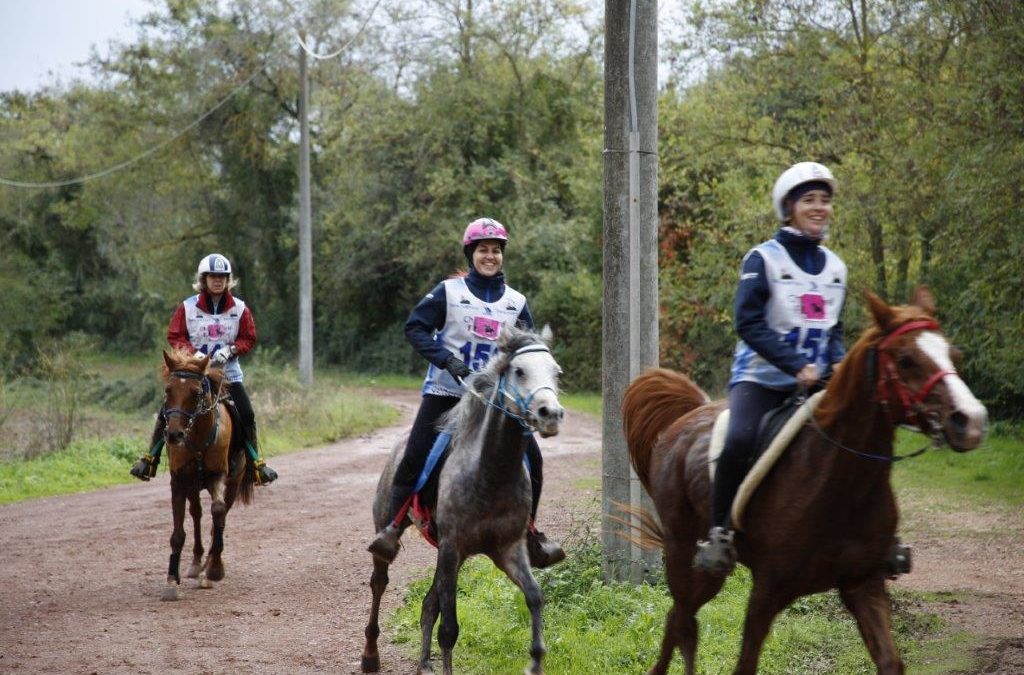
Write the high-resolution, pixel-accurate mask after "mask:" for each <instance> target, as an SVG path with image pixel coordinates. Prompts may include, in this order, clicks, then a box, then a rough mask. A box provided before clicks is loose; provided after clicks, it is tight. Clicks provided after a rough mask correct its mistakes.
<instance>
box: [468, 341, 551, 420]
mask: <svg viewBox="0 0 1024 675" xmlns="http://www.w3.org/2000/svg"><path fill="white" fill-rule="evenodd" d="M533 352H547V353H548V354H550V353H551V350H550V349H549V348H548V347H547V346H546V345H542V344H532V345H527V346H525V347H520V348H519V349H517V350H516V351H514V352H512V354H510V355H509V357H508V363H509V364H511V363H512V359H514V358H515V357H517V356H520V355H522V354H530V353H533ZM507 365H508V364H506V370H507ZM459 384H461V385H462V386H463V387H464V388H465V389H466V391H467V392H469V393H470V394H472V395H473V396H476V397H477V398H478V399H480V400H481V401H483V402H484V403H485V404H486V405H487V406H489V407H491V408H494V409H495V410H500V411H501V412H502V413H504V414H505V416H506V417H510V418H512V419H513V420H515V421H516V422H518V423H519V426H520V427H522V429H523V435H524V436H529V435H531V434H533V432H534V431H536V430H537V428H536V427H534V426H533V425H532V424H530V423H529V422H528V421H527V420H526V417H525V415H524V414H523V413H524V412H525V411H528V410H529V409H530V403H532V402H533V399H534V397H535V396H536V395H537V394H538V393H539V392H541V391H544V390H545V389H548V390H550V391H552V392H554V393H557V392H555V389H554V387H549V386H547V385H545V386H542V387H537V388H536V389H534V390H533V391H531V392H530V393H529V394H528V395H527V396H525V397H524V396H523V394H522V392H521V391H520V390H519V388H518V387H516V386H515V385H514V384H512V383H511V382H509V381H508V376H507V374H506V373H502V374H501V377H499V378H498V386H497V388H496V389H495V391H494V400H493V401H492V400H490V399H488V398H486V397H485V396H484V395H483V394H481V393H480V392H478V391H476V390H475V389H473V388H472V387H468V386H466V383H465V382H464V381H463V380H462V378H459ZM510 391H511V393H509V392H510ZM501 398H506V399H508V400H510V401H512V402H513V403H514V404H515V406H516V408H517V409H518V410H519V414H516V413H514V412H512V411H511V410H509V409H508V408H506V407H504V406H503V405H501V403H499V402H498V401H499V399H501Z"/></svg>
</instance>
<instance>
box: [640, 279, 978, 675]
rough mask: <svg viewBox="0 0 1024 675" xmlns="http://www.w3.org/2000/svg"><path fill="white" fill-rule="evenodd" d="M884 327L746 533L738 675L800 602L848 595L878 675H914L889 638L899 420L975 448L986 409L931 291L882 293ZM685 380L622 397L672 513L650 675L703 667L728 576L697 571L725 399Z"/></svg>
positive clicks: (854, 352) (832, 394)
mask: <svg viewBox="0 0 1024 675" xmlns="http://www.w3.org/2000/svg"><path fill="white" fill-rule="evenodd" d="M868 302H869V305H870V309H871V314H872V316H873V318H874V323H873V325H872V326H870V327H869V328H868V329H867V330H866V331H865V332H864V333H863V335H861V337H860V339H859V340H858V341H857V343H856V344H855V345H854V346H853V348H852V349H850V352H849V354H848V355H847V356H846V359H845V360H844V361H843V362H842V364H841V366H840V367H839V368H838V370H837V372H836V374H835V376H834V377H833V378H832V380H831V381H830V382H829V384H828V387H827V389H826V391H825V394H824V396H823V398H822V400H821V403H820V405H819V407H818V409H817V411H816V412H815V413H814V415H813V418H812V419H811V421H810V422H809V423H808V424H807V425H805V426H804V427H803V428H802V429H801V430H800V431H799V433H798V434H797V436H796V437H795V438H794V439H793V441H792V443H791V444H790V447H789V449H788V450H787V451H786V452H785V453H784V454H783V455H782V456H781V457H780V458H779V460H778V462H777V463H776V465H775V466H774V468H773V469H772V470H771V471H770V472H769V473H768V475H767V476H766V478H765V479H764V482H763V483H762V484H761V486H760V487H759V488H758V490H757V492H755V493H754V495H753V496H752V498H751V499H750V501H749V503H748V505H747V508H746V511H745V516H744V518H743V530H742V531H741V532H739V533H738V534H737V536H736V549H737V552H738V555H739V560H740V562H742V563H743V564H745V565H747V566H748V567H749V568H750V570H751V572H752V576H753V589H752V590H751V594H750V599H749V604H748V606H747V615H746V620H745V623H744V627H743V648H742V652H741V655H740V660H739V663H738V664H737V666H736V669H735V671H734V672H735V673H754V672H756V670H757V662H758V657H759V655H760V652H761V647H762V644H763V642H764V639H765V637H766V636H767V634H768V630H769V628H770V627H771V624H772V621H773V620H774V618H775V616H776V615H777V614H778V613H779V612H780V611H782V610H783V609H785V607H786V606H788V605H789V604H790V603H791V602H792V601H793V600H795V599H796V598H798V597H800V596H803V595H808V594H811V593H817V592H821V591H825V590H829V589H832V588H838V589H839V594H840V596H841V597H842V600H843V603H844V604H845V605H846V608H847V609H848V610H849V611H850V613H852V614H853V616H854V617H855V618H856V620H857V626H858V628H859V630H860V633H861V636H862V637H863V639H864V642H865V644H866V646H867V649H868V652H869V653H870V654H871V658H872V659H873V660H874V662H875V665H876V667H877V668H878V672H879V673H885V674H890V673H902V672H903V662H902V660H901V659H900V655H899V653H898V652H897V650H896V645H895V643H894V642H893V639H892V635H891V633H890V603H889V597H888V594H887V593H886V589H885V574H886V573H885V571H884V569H885V568H884V563H885V559H886V557H887V553H888V551H889V550H890V547H891V545H892V543H893V537H894V534H895V532H896V523H897V519H898V514H897V508H896V500H895V497H894V496H893V491H892V486H891V485H890V480H889V479H890V473H891V470H892V461H893V460H894V459H895V457H894V456H893V439H894V436H895V427H896V426H897V425H899V424H908V425H912V426H916V427H917V428H919V429H920V430H922V431H924V432H926V433H928V434H929V435H930V436H932V437H933V438H934V439H936V440H939V439H944V440H945V441H946V442H947V443H948V444H949V445H950V446H951V447H952V448H953V449H954V450H957V451H959V452H964V451H967V450H971V449H973V448H976V447H977V446H978V444H979V443H981V441H982V439H983V437H984V434H985V428H986V424H987V412H986V410H985V407H984V406H983V405H982V404H981V403H980V402H978V400H977V399H976V398H975V397H974V395H973V394H972V393H971V391H970V390H969V389H968V388H967V386H966V385H965V384H964V382H963V380H961V379H960V377H959V376H958V375H957V373H956V371H955V369H954V367H953V361H952V357H951V353H952V352H954V351H955V350H953V349H952V348H951V347H950V345H949V343H948V341H947V339H946V338H945V336H944V335H943V334H942V333H941V332H940V330H939V325H938V323H937V322H936V321H935V318H934V315H935V301H934V299H933V298H932V295H931V293H930V292H929V291H928V289H926V288H924V287H921V288H919V289H918V290H917V292H916V293H915V296H914V300H913V304H911V305H907V306H900V307H890V306H888V305H887V304H886V303H885V302H883V301H882V300H880V299H879V298H878V297H876V296H874V295H873V294H870V293H869V294H868ZM706 400H707V399H706V398H705V395H704V392H702V391H701V390H700V389H699V388H698V387H697V386H696V385H694V384H693V383H692V382H691V381H690V380H689V379H687V378H686V377H684V376H683V375H680V374H678V373H675V372H672V371H669V370H664V369H655V370H652V371H649V372H647V373H645V374H644V375H641V376H640V377H638V378H637V379H636V380H635V381H634V382H633V383H632V384H630V386H629V388H628V389H627V391H626V394H625V397H624V399H623V413H624V420H625V430H626V438H627V441H628V444H629V453H630V457H631V460H632V462H633V467H634V468H635V469H636V472H637V474H638V475H639V477H640V480H641V481H642V482H643V485H644V487H645V488H646V489H647V491H648V493H650V495H651V498H652V499H653V502H654V504H655V508H656V509H657V513H658V517H659V519H660V523H661V524H660V527H659V526H657V525H655V524H653V522H652V525H651V526H652V527H653V532H652V533H651V534H653V535H655V536H656V537H657V541H658V542H659V543H660V545H661V546H663V547H664V551H665V569H666V574H667V581H668V585H669V589H670V591H671V593H672V598H673V601H674V603H673V606H672V609H671V610H669V613H668V616H667V618H666V622H665V633H664V637H663V640H662V646H661V654H660V657H659V659H658V661H657V663H656V664H655V665H654V666H653V667H652V668H651V670H650V674H651V675H662V674H664V673H665V672H666V670H667V669H668V666H669V663H670V661H671V659H672V654H673V652H674V650H675V648H676V647H678V648H679V651H680V653H681V654H682V656H683V659H684V660H685V663H686V672H687V674H688V675H693V673H694V657H695V653H696V650H697V635H698V631H697V620H696V618H695V617H696V613H697V610H698V609H699V608H700V607H701V605H703V604H704V603H706V602H707V601H708V600H710V599H711V598H712V597H714V596H715V594H717V593H718V591H719V589H720V588H721V587H722V584H723V582H724V580H723V579H722V578H721V577H716V576H712V575H709V574H707V573H704V572H700V571H697V570H695V569H694V568H693V565H692V561H693V556H694V551H695V549H696V544H697V540H698V538H700V537H701V536H702V534H703V533H706V532H707V531H708V527H709V519H710V513H709V512H710V502H711V499H710V481H709V478H708V466H707V461H708V460H707V454H708V445H709V438H710V436H711V427H712V425H713V423H714V421H715V417H716V416H717V415H718V414H719V413H720V412H721V411H722V410H723V409H724V408H725V407H726V404H725V402H724V401H718V402H715V403H705V401H706Z"/></svg>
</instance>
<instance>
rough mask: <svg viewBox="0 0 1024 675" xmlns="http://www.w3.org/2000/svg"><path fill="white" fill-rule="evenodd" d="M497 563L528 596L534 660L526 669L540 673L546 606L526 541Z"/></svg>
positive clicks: (531, 672)
mask: <svg viewBox="0 0 1024 675" xmlns="http://www.w3.org/2000/svg"><path fill="white" fill-rule="evenodd" d="M494 564H495V565H497V566H498V567H499V568H501V570H502V571H503V572H505V574H507V575H508V578H509V579H511V580H512V582H513V583H514V584H515V585H516V586H518V587H519V589H520V590H521V591H522V592H523V597H525V598H526V607H527V608H528V609H529V610H530V626H531V629H532V636H531V640H530V657H531V658H532V659H533V661H532V662H531V663H530V667H529V668H527V669H526V670H525V673H527V674H528V675H540V674H541V673H543V672H544V666H543V665H542V661H543V660H544V654H546V653H547V648H546V647H545V646H544V624H543V620H542V618H541V610H542V609H543V608H544V594H543V593H541V590H540V585H539V584H538V583H537V580H536V579H535V578H534V577H533V572H531V571H530V557H529V555H528V554H527V552H526V543H525V542H522V541H521V542H519V543H518V544H517V545H516V546H513V547H511V548H510V549H509V550H507V551H506V552H505V555H504V556H503V557H502V558H495V559H494Z"/></svg>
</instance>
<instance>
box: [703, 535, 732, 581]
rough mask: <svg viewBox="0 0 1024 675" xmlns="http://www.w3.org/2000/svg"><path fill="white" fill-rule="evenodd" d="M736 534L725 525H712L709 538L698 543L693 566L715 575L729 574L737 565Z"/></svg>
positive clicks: (723, 575)
mask: <svg viewBox="0 0 1024 675" xmlns="http://www.w3.org/2000/svg"><path fill="white" fill-rule="evenodd" d="M735 534H736V533H735V532H734V531H733V530H730V529H728V528H725V527H712V528H711V531H710V532H709V533H708V540H707V541H702V542H699V543H698V544H697V553H696V555H694V556H693V566H694V567H695V568H696V569H698V570H701V571H702V572H707V573H708V574H713V575H715V576H720V577H726V576H729V573H730V572H732V570H733V568H734V567H735V566H736V547H735V546H733V538H734V536H735Z"/></svg>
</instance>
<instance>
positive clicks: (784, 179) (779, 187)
mask: <svg viewBox="0 0 1024 675" xmlns="http://www.w3.org/2000/svg"><path fill="white" fill-rule="evenodd" d="M818 181H820V182H822V183H827V184H828V186H829V187H830V188H832V194H835V192H836V189H837V188H838V187H839V184H838V183H836V179H835V177H834V176H833V175H832V172H831V171H829V170H828V168H827V167H825V166H823V165H821V164H818V163H817V162H798V163H796V164H794V165H793V166H791V167H789V168H788V169H786V170H785V171H783V172H782V175H781V176H779V179H778V180H776V181H775V187H773V188H772V206H773V207H774V208H775V217H776V218H778V219H779V221H780V222H783V221H785V220H786V212H785V209H783V205H782V203H783V202H784V201H785V199H786V195H788V194H789V193H790V192H792V191H793V188H795V187H797V186H798V185H803V184H804V183H811V182H818Z"/></svg>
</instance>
